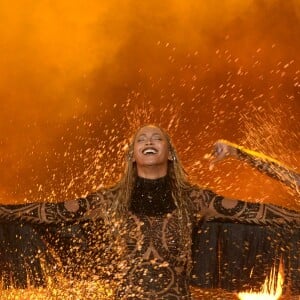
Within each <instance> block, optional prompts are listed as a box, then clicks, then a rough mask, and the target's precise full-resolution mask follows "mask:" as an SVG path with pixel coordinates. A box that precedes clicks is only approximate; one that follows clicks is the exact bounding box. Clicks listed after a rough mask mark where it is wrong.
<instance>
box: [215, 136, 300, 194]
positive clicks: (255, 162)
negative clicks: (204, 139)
mask: <svg viewBox="0 0 300 300" xmlns="http://www.w3.org/2000/svg"><path fill="white" fill-rule="evenodd" d="M213 156H214V159H213V160H212V162H211V165H213V164H214V163H216V162H217V161H220V160H223V159H225V158H227V157H232V158H236V159H239V160H241V161H244V162H246V163H248V164H250V165H251V166H253V167H254V168H255V169H257V170H258V171H260V172H262V173H264V174H266V175H267V176H270V177H272V178H274V179H276V180H279V181H281V182H282V183H284V184H285V185H287V186H289V187H290V188H292V189H294V190H296V191H297V192H298V193H300V174H298V173H297V172H295V171H294V170H292V169H291V168H290V167H287V166H285V165H284V164H283V163H281V162H279V161H277V160H275V159H273V158H272V157H269V156H267V155H265V154H263V153H260V152H256V151H253V150H250V149H247V148H244V147H242V146H239V145H237V144H234V143H231V142H228V141H226V140H219V141H217V142H216V143H215V146H214V152H213Z"/></svg>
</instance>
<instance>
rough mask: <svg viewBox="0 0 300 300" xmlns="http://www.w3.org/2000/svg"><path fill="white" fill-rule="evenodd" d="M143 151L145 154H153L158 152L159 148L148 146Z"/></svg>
mask: <svg viewBox="0 0 300 300" xmlns="http://www.w3.org/2000/svg"><path fill="white" fill-rule="evenodd" d="M142 153H143V154H144V155H151V154H157V153H158V150H156V149H155V148H146V149H144V150H143V151H142Z"/></svg>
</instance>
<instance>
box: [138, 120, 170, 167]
mask: <svg viewBox="0 0 300 300" xmlns="http://www.w3.org/2000/svg"><path fill="white" fill-rule="evenodd" d="M168 159H170V151H169V145H168V141H167V139H166V137H165V135H164V134H163V132H162V131H161V130H160V129H159V128H158V127H156V126H153V125H149V126H145V127H142V128H141V129H139V131H138V132H137V134H136V136H135V139H134V145H133V161H135V162H136V164H137V169H138V171H139V169H141V168H149V167H151V168H152V169H153V170H155V167H156V168H158V169H161V168H163V169H165V171H166V172H167V167H168Z"/></svg>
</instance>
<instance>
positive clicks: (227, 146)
mask: <svg viewBox="0 0 300 300" xmlns="http://www.w3.org/2000/svg"><path fill="white" fill-rule="evenodd" d="M236 155H237V146H236V145H235V144H232V143H230V142H228V141H225V140H218V141H217V142H216V143H215V144H214V148H213V151H212V153H211V155H208V156H206V158H208V159H211V161H210V163H209V169H210V170H212V169H213V167H214V165H215V163H216V162H218V161H221V160H223V159H225V158H227V157H234V156H236Z"/></svg>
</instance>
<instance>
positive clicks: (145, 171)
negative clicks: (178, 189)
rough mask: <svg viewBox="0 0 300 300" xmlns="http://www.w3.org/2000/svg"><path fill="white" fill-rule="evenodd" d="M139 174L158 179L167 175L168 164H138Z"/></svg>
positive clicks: (143, 176)
mask: <svg viewBox="0 0 300 300" xmlns="http://www.w3.org/2000/svg"><path fill="white" fill-rule="evenodd" d="M137 174H138V176H139V177H142V178H146V179H157V178H161V177H164V176H166V175H167V167H166V166H161V167H160V166H142V167H141V166H138V167H137Z"/></svg>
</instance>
